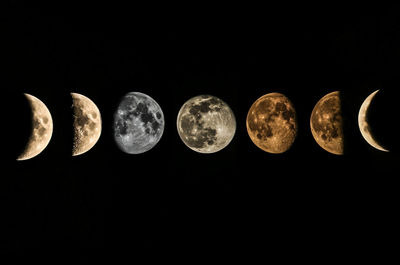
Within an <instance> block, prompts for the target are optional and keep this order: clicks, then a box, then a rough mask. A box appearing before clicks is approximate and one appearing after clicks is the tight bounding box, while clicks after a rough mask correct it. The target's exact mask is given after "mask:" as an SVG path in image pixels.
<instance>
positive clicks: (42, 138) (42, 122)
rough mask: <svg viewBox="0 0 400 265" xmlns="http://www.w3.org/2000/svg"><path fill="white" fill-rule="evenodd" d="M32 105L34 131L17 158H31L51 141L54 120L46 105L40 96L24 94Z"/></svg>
mask: <svg viewBox="0 0 400 265" xmlns="http://www.w3.org/2000/svg"><path fill="white" fill-rule="evenodd" d="M24 95H25V97H26V99H27V100H28V102H29V105H30V107H31V117H32V132H31V135H30V137H29V140H28V143H27V144H26V147H25V149H24V151H22V153H21V154H20V155H19V156H18V158H17V160H27V159H31V158H33V157H35V156H37V155H38V154H40V153H41V152H42V151H43V150H44V149H45V148H46V146H47V145H48V143H49V142H50V139H51V136H52V134H53V120H52V118H51V114H50V111H49V110H48V108H47V107H46V105H45V104H44V103H43V102H42V101H40V100H39V99H38V98H36V97H34V96H32V95H29V94H26V93H25V94H24Z"/></svg>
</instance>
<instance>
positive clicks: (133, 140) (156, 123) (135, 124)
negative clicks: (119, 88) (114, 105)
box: [114, 92, 165, 154]
mask: <svg viewBox="0 0 400 265" xmlns="http://www.w3.org/2000/svg"><path fill="white" fill-rule="evenodd" d="M164 124H165V122H164V114H163V112H162V110H161V107H160V106H159V105H158V103H157V102H156V101H155V100H154V99H152V98H151V97H149V96H148V95H145V94H143V93H139V92H130V93H128V94H126V95H125V96H124V97H123V98H122V100H121V102H120V104H119V106H118V109H117V111H116V112H115V114H114V139H115V142H116V143H117V145H118V147H119V148H120V149H121V150H122V151H124V152H126V153H128V154H140V153H144V152H147V151H149V150H150V149H152V148H153V147H154V146H155V145H156V144H157V143H158V142H159V141H160V139H161V136H162V134H163V132H164Z"/></svg>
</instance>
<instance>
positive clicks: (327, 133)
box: [310, 91, 344, 155]
mask: <svg viewBox="0 0 400 265" xmlns="http://www.w3.org/2000/svg"><path fill="white" fill-rule="evenodd" d="M310 127H311V132H312V135H313V136H314V139H315V141H316V142H317V143H318V145H319V146H321V147H322V148H323V149H325V150H326V151H328V152H330V153H332V154H336V155H343V154H344V135H343V118H342V108H341V100H340V92H339V91H334V92H332V93H329V94H327V95H325V96H324V97H322V98H321V99H320V100H319V101H318V102H317V104H316V105H315V107H314V109H313V111H312V113H311V118H310Z"/></svg>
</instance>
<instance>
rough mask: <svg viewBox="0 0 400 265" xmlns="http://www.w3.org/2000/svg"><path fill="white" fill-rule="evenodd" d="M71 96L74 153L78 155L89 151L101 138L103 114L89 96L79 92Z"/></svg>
mask: <svg viewBox="0 0 400 265" xmlns="http://www.w3.org/2000/svg"><path fill="white" fill-rule="evenodd" d="M71 96H72V108H73V117H74V121H73V128H74V139H73V146H72V155H73V156H77V155H80V154H83V153H85V152H87V151H89V150H90V149H91V148H92V147H93V146H94V145H95V144H96V142H97V141H98V140H99V138H100V134H101V116H100V111H99V109H98V108H97V106H96V105H95V104H94V103H93V101H91V100H90V99H89V98H87V97H85V96H83V95H80V94H77V93H71Z"/></svg>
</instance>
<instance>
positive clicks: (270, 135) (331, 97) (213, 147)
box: [17, 90, 389, 160]
mask: <svg viewBox="0 0 400 265" xmlns="http://www.w3.org/2000/svg"><path fill="white" fill-rule="evenodd" d="M378 92H379V90H377V91H375V92H373V93H372V94H370V95H369V96H368V97H367V98H366V99H365V100H364V102H363V103H362V105H361V108H360V110H359V115H358V125H359V128H360V131H361V134H362V136H363V138H364V139H365V140H366V141H367V142H368V143H369V144H370V145H371V146H372V147H374V148H376V149H378V150H380V151H385V152H388V151H389V150H387V149H385V148H384V147H383V146H382V145H381V144H379V142H378V141H377V139H376V138H375V137H374V135H373V134H372V133H371V129H370V125H369V123H368V119H367V112H368V110H369V106H370V104H371V101H372V100H373V98H374V97H375V95H376V94H377V93H378ZM24 95H25V97H26V99H27V100H28V102H29V105H30V107H31V114H32V132H31V134H30V137H29V139H28V142H27V144H26V146H25V148H24V149H23V151H22V152H21V154H20V155H19V156H18V157H17V160H27V159H30V158H33V157H35V156H37V155H38V154H40V153H41V152H42V151H43V150H44V149H45V148H46V146H47V145H48V143H49V142H50V139H51V136H52V132H53V121H52V117H51V114H50V111H49V110H48V108H47V107H46V105H45V104H44V103H43V102H42V101H41V100H39V99H38V98H36V97H34V96H32V95H29V94H24ZM71 97H72V109H73V146H72V155H73V156H77V155H81V154H83V153H86V152H87V151H89V150H90V149H91V148H92V147H93V146H94V145H95V144H96V143H97V141H98V139H99V138H100V135H101V130H102V120H101V115H100V111H99V109H98V108H97V106H96V104H95V103H94V102H93V101H92V100H90V99H89V98H88V97H86V96H83V95H81V94H78V93H71ZM164 125H165V121H164V114H163V112H162V110H161V107H160V105H158V103H157V102H156V101H155V100H154V99H153V98H151V97H150V96H148V95H146V94H143V93H140V92H130V93H128V94H126V95H125V96H123V97H122V98H121V100H120V102H119V105H118V107H117V109H116V111H115V113H114V121H113V131H114V140H115V142H116V144H117V146H118V147H119V149H120V150H121V151H123V152H125V153H128V154H140V153H144V152H147V151H149V150H150V149H152V148H153V147H154V146H155V145H156V144H157V143H158V142H159V141H160V139H161V137H162V135H163V132H164ZM176 126H177V130H178V134H179V136H180V138H181V140H182V141H183V143H184V144H185V145H186V146H187V147H189V148H190V149H191V150H193V151H196V152H199V153H204V154H208V153H215V152H218V151H220V150H222V149H223V148H225V147H226V146H227V145H228V144H229V143H230V142H231V140H232V139H233V137H234V135H235V131H236V119H235V116H234V114H233V111H232V110H231V108H230V107H229V106H228V105H227V104H226V103H225V102H224V101H222V100H221V99H219V98H217V97H215V96H211V95H200V96H196V97H193V98H191V99H189V100H188V101H186V102H185V103H184V104H183V105H182V107H181V109H180V110H179V113H178V117H177V120H176ZM246 127H247V132H248V135H249V137H250V139H251V140H252V142H253V143H254V144H255V145H256V146H257V147H259V148H260V149H262V150H264V151H265V152H268V153H273V154H280V153H284V152H286V151H287V150H289V149H290V147H291V146H292V144H293V143H294V141H295V139H296V136H297V132H298V125H297V118H296V111H295V108H294V106H293V104H292V102H291V101H290V100H289V99H288V98H287V97H286V96H285V95H283V94H280V93H269V94H266V95H263V96H262V97H260V98H259V99H257V100H256V101H255V102H254V103H253V105H252V106H251V107H250V110H249V112H248V114H247V118H246ZM310 128H311V132H312V135H313V137H314V139H315V141H316V142H317V143H318V145H319V146H320V147H322V148H323V149H324V150H326V151H328V152H330V153H332V154H336V155H342V154H344V141H343V139H344V135H343V119H342V113H341V100H340V92H339V91H334V92H331V93H329V94H327V95H325V96H324V97H322V98H321V99H320V100H319V101H318V102H317V104H316V105H315V107H314V109H313V111H312V113H311V117H310Z"/></svg>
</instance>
